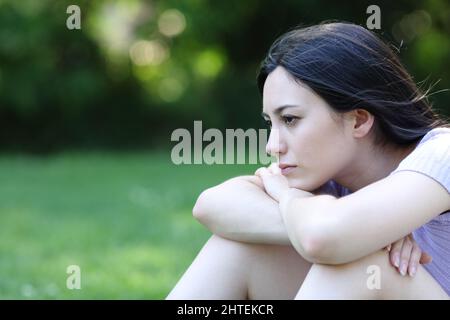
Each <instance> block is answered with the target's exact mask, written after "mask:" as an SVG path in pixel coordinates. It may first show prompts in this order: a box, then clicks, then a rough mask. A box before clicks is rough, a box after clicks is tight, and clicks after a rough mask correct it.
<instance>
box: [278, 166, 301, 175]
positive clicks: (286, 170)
mask: <svg viewBox="0 0 450 320" xmlns="http://www.w3.org/2000/svg"><path fill="white" fill-rule="evenodd" d="M295 168H297V166H286V167H283V168H280V169H281V174H283V175H286V174H289V173H291V172H292V171H294V170H295Z"/></svg>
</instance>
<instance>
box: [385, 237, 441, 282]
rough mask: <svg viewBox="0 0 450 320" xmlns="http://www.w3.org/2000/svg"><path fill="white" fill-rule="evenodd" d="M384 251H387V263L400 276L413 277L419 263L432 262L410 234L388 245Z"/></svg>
mask: <svg viewBox="0 0 450 320" xmlns="http://www.w3.org/2000/svg"><path fill="white" fill-rule="evenodd" d="M385 249H386V250H388V251H389V261H390V262H391V264H392V265H393V266H394V267H396V268H397V270H398V271H399V272H400V274H401V275H402V276H404V275H406V273H408V274H409V275H410V276H411V277H413V276H414V275H415V274H416V272H417V267H418V265H419V263H420V264H426V263H430V262H431V260H432V259H431V256H430V255H428V254H427V253H426V252H423V251H422V250H421V249H420V248H419V246H418V245H417V243H416V241H415V240H414V238H413V236H412V234H409V235H407V236H406V237H404V238H402V239H400V240H398V241H396V242H394V243H393V244H390V245H388V246H387V247H386V248H385Z"/></svg>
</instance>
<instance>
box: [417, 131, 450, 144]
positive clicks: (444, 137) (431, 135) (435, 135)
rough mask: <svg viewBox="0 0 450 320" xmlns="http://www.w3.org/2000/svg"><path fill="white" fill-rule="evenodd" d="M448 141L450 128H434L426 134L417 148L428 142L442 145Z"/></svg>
mask: <svg viewBox="0 0 450 320" xmlns="http://www.w3.org/2000/svg"><path fill="white" fill-rule="evenodd" d="M448 139H450V127H448V128H447V127H439V128H434V129H432V130H430V131H428V132H427V134H426V135H425V136H424V137H423V138H422V140H420V142H419V144H418V145H417V146H421V145H423V144H425V143H427V142H430V141H443V142H444V143H445V142H447V143H448Z"/></svg>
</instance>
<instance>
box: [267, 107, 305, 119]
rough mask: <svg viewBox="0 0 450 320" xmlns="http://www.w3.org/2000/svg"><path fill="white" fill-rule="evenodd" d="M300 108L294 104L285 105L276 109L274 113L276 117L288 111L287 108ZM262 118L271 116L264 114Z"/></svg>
mask: <svg viewBox="0 0 450 320" xmlns="http://www.w3.org/2000/svg"><path fill="white" fill-rule="evenodd" d="M298 107H300V106H298V105H294V104H285V105H283V106H280V107H278V108H276V109H275V111H274V112H273V113H275V115H279V114H280V113H281V111H283V110H284V109H287V108H298ZM261 116H262V117H263V118H269V115H268V114H267V113H265V112H262V113H261Z"/></svg>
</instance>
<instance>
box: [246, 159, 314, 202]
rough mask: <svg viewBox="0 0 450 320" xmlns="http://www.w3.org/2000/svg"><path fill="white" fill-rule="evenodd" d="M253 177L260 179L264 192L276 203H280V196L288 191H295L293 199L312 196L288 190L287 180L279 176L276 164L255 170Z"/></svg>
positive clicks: (299, 191)
mask: <svg viewBox="0 0 450 320" xmlns="http://www.w3.org/2000/svg"><path fill="white" fill-rule="evenodd" d="M255 176H257V177H259V178H261V180H262V183H263V185H264V191H265V192H266V193H267V194H268V195H269V196H270V197H271V198H272V199H274V200H275V201H277V202H280V200H281V197H282V195H284V194H286V193H287V192H289V191H292V192H294V191H295V192H294V193H295V197H300V198H302V197H311V196H312V195H313V194H312V193H310V192H307V191H304V190H300V189H295V188H290V187H289V183H288V180H287V178H286V177H285V176H283V175H282V174H281V169H280V167H278V164H276V163H272V164H271V165H270V166H269V167H268V168H265V167H261V168H259V169H258V170H256V172H255Z"/></svg>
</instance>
